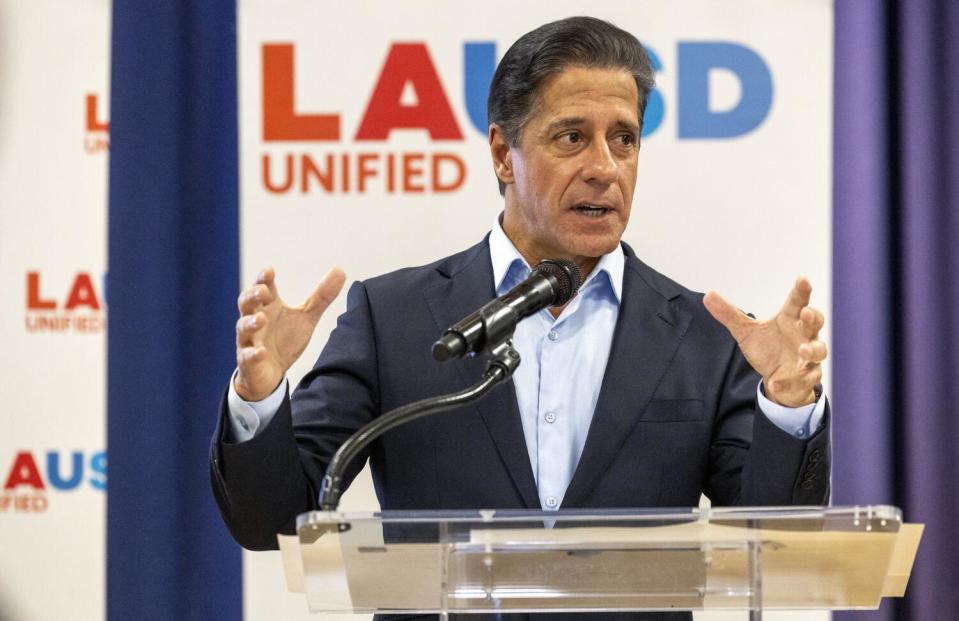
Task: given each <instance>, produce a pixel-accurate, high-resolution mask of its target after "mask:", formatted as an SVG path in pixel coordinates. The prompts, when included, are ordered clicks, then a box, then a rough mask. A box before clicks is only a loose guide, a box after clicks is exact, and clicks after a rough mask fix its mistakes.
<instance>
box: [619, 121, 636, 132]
mask: <svg viewBox="0 0 959 621" xmlns="http://www.w3.org/2000/svg"><path fill="white" fill-rule="evenodd" d="M615 127H616V129H625V130H626V131H628V132H632V133H634V134H638V133H639V125H637V124H635V123H633V122H631V121H622V120H620V121H616V125H615Z"/></svg>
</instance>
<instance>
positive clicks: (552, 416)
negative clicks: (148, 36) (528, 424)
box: [543, 412, 556, 423]
mask: <svg viewBox="0 0 959 621" xmlns="http://www.w3.org/2000/svg"><path fill="white" fill-rule="evenodd" d="M543 418H545V419H546V422H547V423H555V422H556V413H555V412H547V413H546V415H545V416H544V417H543Z"/></svg>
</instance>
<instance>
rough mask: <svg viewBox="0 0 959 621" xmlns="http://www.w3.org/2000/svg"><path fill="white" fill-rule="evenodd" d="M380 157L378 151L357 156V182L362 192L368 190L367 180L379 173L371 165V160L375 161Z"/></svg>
mask: <svg viewBox="0 0 959 621" xmlns="http://www.w3.org/2000/svg"><path fill="white" fill-rule="evenodd" d="M377 159H379V156H377V154H376V153H360V154H359V155H358V156H357V157H356V160H357V164H356V167H357V173H356V176H357V184H358V186H359V187H358V191H359V192H360V194H362V193H364V192H366V180H367V179H371V178H373V177H375V176H376V175H377V174H378V171H377V170H376V169H375V168H373V167H372V166H370V165H369V164H370V162H374V161H376V160H377Z"/></svg>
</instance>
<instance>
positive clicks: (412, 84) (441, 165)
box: [261, 43, 485, 195]
mask: <svg viewBox="0 0 959 621" xmlns="http://www.w3.org/2000/svg"><path fill="white" fill-rule="evenodd" d="M294 51H295V50H294V45H293V44H292V43H274V44H265V45H263V46H262V63H263V65H262V70H263V73H262V76H263V81H262V88H263V99H262V101H263V127H262V130H263V141H264V142H265V143H272V142H288V141H295V142H340V140H341V137H342V133H343V128H342V126H341V125H342V123H341V119H340V115H339V114H337V113H324V114H299V113H297V112H296V111H295V110H294V101H295V84H294V65H293V62H294ZM484 117H485V113H484ZM394 129H417V130H422V131H424V132H426V133H428V134H429V137H430V139H431V140H433V141H438V140H441V141H462V140H463V133H462V131H461V130H460V127H459V125H458V124H457V122H456V119H455V117H454V115H453V110H452V108H451V107H450V103H449V99H448V98H447V96H446V91H445V90H444V88H443V85H442V82H441V81H440V77H439V75H438V74H437V72H436V67H435V66H434V65H433V61H432V60H431V59H430V55H429V52H428V50H427V48H426V45H425V44H424V43H395V44H393V45H392V46H391V47H390V50H389V52H388V53H387V56H386V60H385V61H384V63H383V68H382V70H381V72H380V76H379V79H378V80H377V82H376V85H375V86H374V88H373V92H372V94H371V95H370V98H369V101H368V103H367V105H366V111H365V112H364V114H363V117H362V120H361V121H360V124H359V127H358V128H357V129H356V133H355V134H354V137H353V139H354V141H355V142H356V143H361V144H369V145H370V148H372V147H375V146H378V143H379V144H382V143H384V142H386V141H387V140H388V138H389V136H390V133H391V132H392V131H393V130H394ZM484 132H485V128H484ZM261 163H262V168H261V170H262V181H263V186H264V188H266V190H267V191H269V192H271V193H273V194H284V193H289V192H299V193H301V194H310V193H313V192H317V191H321V192H324V193H326V194H341V195H345V194H364V193H366V192H367V191H369V190H371V189H373V188H375V189H376V190H377V191H382V192H385V193H387V194H397V193H401V194H422V193H425V192H431V193H449V192H454V191H456V190H458V189H459V188H460V187H461V186H462V185H463V182H464V181H465V179H466V172H467V170H466V162H465V161H464V159H463V158H462V157H461V155H460V154H458V153H455V152H452V151H448V150H444V151H432V152H425V151H403V152H397V151H395V150H387V151H385V152H384V151H372V150H369V149H367V150H363V151H353V150H338V151H331V150H323V151H322V152H292V151H289V152H286V153H277V152H276V150H272V152H264V153H263V154H262V156H261Z"/></svg>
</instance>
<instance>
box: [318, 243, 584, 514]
mask: <svg viewBox="0 0 959 621" xmlns="http://www.w3.org/2000/svg"><path fill="white" fill-rule="evenodd" d="M580 284H582V275H581V273H580V271H579V268H578V267H577V266H576V264H575V263H572V262H571V261H565V260H562V259H547V260H545V261H543V262H541V263H540V264H539V265H537V266H536V268H535V269H534V270H533V272H532V273H531V274H530V276H529V278H527V279H526V280H524V281H523V282H521V283H520V284H519V285H517V286H516V287H514V288H513V289H511V290H510V291H509V292H508V293H506V294H505V295H503V296H502V297H499V298H497V299H495V300H493V301H492V302H489V303H487V304H485V305H484V306H483V307H482V308H480V309H479V310H478V311H476V312H475V313H473V314H471V315H469V316H468V317H466V318H465V319H463V320H462V321H460V322H459V323H457V324H456V325H454V326H452V327H451V328H449V329H448V330H447V331H446V332H445V333H444V334H443V336H442V337H440V340H438V341H437V342H436V343H435V344H434V345H433V357H434V358H435V359H437V360H440V361H442V360H447V359H449V358H458V357H461V356H464V355H467V354H470V355H476V354H484V355H486V356H488V357H489V362H488V363H487V366H486V371H485V372H484V373H483V377H482V379H481V380H480V381H479V382H477V383H476V384H474V385H472V386H470V387H469V388H466V389H465V390H461V391H459V392H454V393H450V394H446V395H441V396H439V397H431V398H429V399H423V400H422V401H416V402H414V403H410V404H409V405H404V406H402V407H399V408H397V409H395V410H392V411H390V412H387V413H386V414H384V415H383V416H380V417H379V418H377V419H376V420H374V421H372V422H370V423H367V424H366V425H364V426H363V427H362V428H361V429H360V430H359V431H357V432H356V433H355V434H353V435H352V436H351V437H350V438H349V439H348V440H347V441H346V442H344V443H343V445H342V446H340V448H339V450H337V451H336V453H335V454H334V455H333V458H332V459H331V460H330V463H329V465H328V466H327V468H326V474H325V475H324V477H323V482H322V485H321V487H320V493H319V509H320V510H321V511H335V510H336V507H337V506H338V505H339V503H340V495H341V494H342V489H341V488H342V482H343V473H344V472H345V471H346V468H347V466H348V465H349V464H350V462H352V461H353V459H355V458H356V456H357V455H359V454H360V453H361V452H362V451H363V449H364V448H366V447H367V446H368V445H369V444H370V442H372V441H373V440H375V439H376V438H378V437H380V436H381V435H383V434H384V433H386V432H387V431H389V430H390V429H393V428H394V427H398V426H399V425H402V424H404V423H407V422H409V421H412V420H416V419H418V418H421V417H423V416H428V415H430V414H437V413H439V412H445V411H447V410H450V409H453V408H455V407H458V406H461V405H465V404H467V403H471V402H473V401H476V400H478V399H480V398H482V397H483V396H484V395H485V394H486V393H488V392H489V391H490V389H491V388H493V386H495V385H497V384H499V383H501V382H502V381H504V380H506V379H509V378H510V377H511V376H512V375H513V372H514V371H515V370H516V368H517V367H518V366H519V363H520V357H519V353H517V351H516V350H515V349H513V344H512V341H511V339H512V337H513V330H514V329H515V328H516V324H517V323H518V322H519V320H520V319H523V318H524V317H527V316H529V315H532V314H533V313H536V312H538V311H539V310H541V309H543V308H546V307H548V306H562V305H563V304H566V303H567V302H568V301H569V300H570V299H571V298H572V297H573V295H575V294H576V291H577V289H579V286H580Z"/></svg>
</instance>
